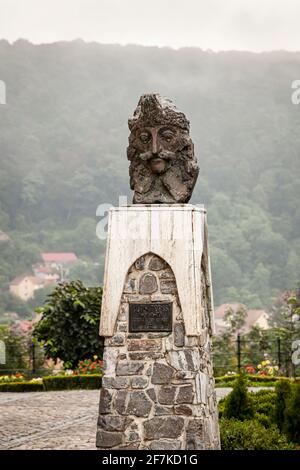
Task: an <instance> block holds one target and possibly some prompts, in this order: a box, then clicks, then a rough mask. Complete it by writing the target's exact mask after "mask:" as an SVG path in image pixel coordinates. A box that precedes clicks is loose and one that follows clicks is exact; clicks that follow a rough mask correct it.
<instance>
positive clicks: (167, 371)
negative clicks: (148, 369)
mask: <svg viewBox="0 0 300 470" xmlns="http://www.w3.org/2000/svg"><path fill="white" fill-rule="evenodd" d="M173 376H174V369H172V367H170V366H167V365H166V364H162V363H159V362H155V364H154V366H153V374H152V378H151V382H152V383H153V384H168V383H170V381H171V380H172V378H173Z"/></svg>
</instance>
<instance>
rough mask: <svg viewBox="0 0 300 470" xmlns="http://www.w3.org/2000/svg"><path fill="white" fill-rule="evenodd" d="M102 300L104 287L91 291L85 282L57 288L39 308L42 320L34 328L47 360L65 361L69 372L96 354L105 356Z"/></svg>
mask: <svg viewBox="0 0 300 470" xmlns="http://www.w3.org/2000/svg"><path fill="white" fill-rule="evenodd" d="M101 299H102V288H101V287H89V288H88V287H85V286H84V285H83V284H82V282H81V281H76V282H70V283H65V284H59V285H58V286H56V288H55V289H54V291H53V292H52V293H51V294H50V296H49V300H48V303H47V304H46V305H45V306H44V307H42V308H39V309H36V312H37V313H42V318H41V320H40V321H39V322H38V323H36V324H35V326H34V336H35V338H36V339H37V340H38V341H39V342H40V343H41V344H42V345H43V348H44V351H45V356H46V357H48V358H52V359H53V360H57V359H61V360H62V361H64V363H65V364H64V366H65V367H66V368H67V369H69V368H74V367H76V366H77V364H78V362H79V361H81V360H84V359H89V358H90V357H92V356H93V355H94V354H97V355H100V356H101V355H102V350H103V340H102V338H100V336H99V321H100V314H99V312H100V310H101Z"/></svg>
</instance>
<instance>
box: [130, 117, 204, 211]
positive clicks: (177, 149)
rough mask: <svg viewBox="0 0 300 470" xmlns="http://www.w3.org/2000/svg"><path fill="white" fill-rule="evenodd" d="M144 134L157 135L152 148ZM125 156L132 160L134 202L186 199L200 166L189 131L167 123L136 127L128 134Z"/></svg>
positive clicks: (172, 202)
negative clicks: (155, 144)
mask: <svg viewBox="0 0 300 470" xmlns="http://www.w3.org/2000/svg"><path fill="white" fill-rule="evenodd" d="M171 134H172V138H170V135H171ZM146 135H149V136H153V135H155V136H156V137H157V140H158V141H159V142H158V146H157V149H155V151H153V147H152V145H153V143H152V144H151V142H147V140H145V136H146ZM164 135H165V136H167V139H165V138H164ZM141 137H142V138H143V139H144V140H145V141H143V140H141ZM127 157H128V160H130V162H131V163H130V168H129V174H130V187H131V189H133V191H134V197H133V203H134V204H159V203H162V204H174V203H187V202H188V201H189V199H190V197H191V194H192V191H193V188H194V186H195V183H196V180H197V176H198V173H199V168H198V165H197V162H196V159H195V157H194V145H193V142H192V140H191V138H190V136H189V134H188V131H186V130H183V129H180V128H177V127H175V126H170V125H165V126H157V127H155V128H149V127H148V128H145V129H144V128H143V126H138V128H136V129H132V132H131V134H130V136H129V146H128V148H127Z"/></svg>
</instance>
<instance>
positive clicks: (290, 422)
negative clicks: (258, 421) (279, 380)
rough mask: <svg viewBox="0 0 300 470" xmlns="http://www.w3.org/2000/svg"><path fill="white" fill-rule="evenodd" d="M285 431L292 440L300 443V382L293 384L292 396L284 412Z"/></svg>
mask: <svg viewBox="0 0 300 470" xmlns="http://www.w3.org/2000/svg"><path fill="white" fill-rule="evenodd" d="M283 430H284V433H285V434H286V435H287V437H288V438H289V439H290V440H291V441H292V442H296V443H297V444H300V384H299V383H298V384H295V385H293V386H292V394H291V397H290V398H289V399H288V400H287V402H286V409H285V412H284V425H283Z"/></svg>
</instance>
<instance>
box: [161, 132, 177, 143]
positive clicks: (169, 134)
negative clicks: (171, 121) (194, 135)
mask: <svg viewBox="0 0 300 470" xmlns="http://www.w3.org/2000/svg"><path fill="white" fill-rule="evenodd" d="M161 137H162V138H163V139H164V140H166V141H167V142H171V141H172V140H173V139H174V134H173V132H172V131H163V132H162V133H161Z"/></svg>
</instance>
